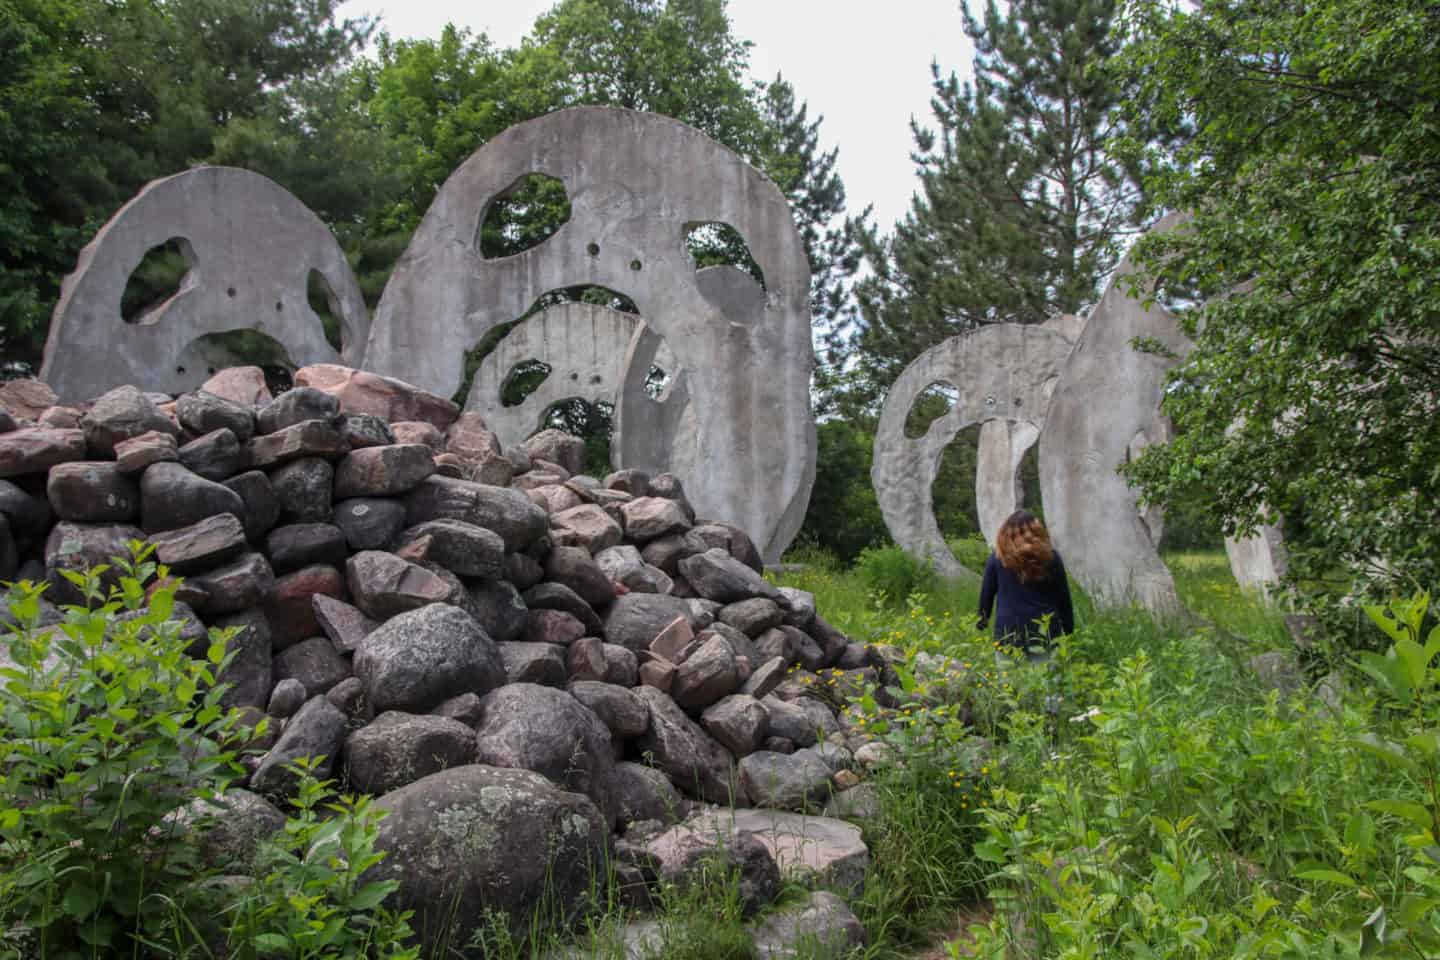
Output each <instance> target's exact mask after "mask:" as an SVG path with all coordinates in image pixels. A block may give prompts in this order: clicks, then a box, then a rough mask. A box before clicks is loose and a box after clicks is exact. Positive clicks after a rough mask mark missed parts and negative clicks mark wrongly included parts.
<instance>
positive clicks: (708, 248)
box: [685, 221, 767, 290]
mask: <svg viewBox="0 0 1440 960" xmlns="http://www.w3.org/2000/svg"><path fill="white" fill-rule="evenodd" d="M685 251H686V252H687V253H688V254H690V259H691V260H692V261H693V262H694V263H695V269H696V270H703V269H704V268H705V267H714V266H720V265H726V266H731V267H736V268H738V269H740V270H744V271H745V272H746V273H748V274H750V276H751V277H753V278H754V279H755V282H756V283H758V284H760V288H761V289H762V290H764V289H767V288H766V286H765V273H764V271H762V270H761V269H760V264H758V263H756V262H755V258H754V257H752V256H751V255H750V247H749V245H748V244H746V243H745V238H744V237H742V236H741V235H740V231H739V230H736V229H735V228H734V227H732V226H730V224H728V223H720V222H719V221H709V222H703V223H687V224H685Z"/></svg>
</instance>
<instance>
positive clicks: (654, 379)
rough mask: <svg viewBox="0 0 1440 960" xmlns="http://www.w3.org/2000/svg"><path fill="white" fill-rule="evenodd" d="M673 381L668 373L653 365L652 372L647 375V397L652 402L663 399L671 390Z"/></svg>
mask: <svg viewBox="0 0 1440 960" xmlns="http://www.w3.org/2000/svg"><path fill="white" fill-rule="evenodd" d="M671 379H672V378H671V376H670V374H669V372H668V371H666V370H664V369H663V368H661V367H659V366H656V365H654V364H651V366H650V372H649V373H647V374H646V375H645V396H647V397H649V398H650V399H651V400H660V399H662V398H663V397H664V395H665V391H666V390H668V389H669V388H670V381H671Z"/></svg>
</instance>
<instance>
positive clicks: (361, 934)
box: [228, 759, 420, 960]
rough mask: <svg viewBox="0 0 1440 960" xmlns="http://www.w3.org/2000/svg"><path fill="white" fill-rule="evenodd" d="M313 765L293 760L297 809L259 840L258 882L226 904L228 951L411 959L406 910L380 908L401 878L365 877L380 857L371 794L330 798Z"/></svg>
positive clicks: (303, 957) (414, 951)
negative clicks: (274, 832)
mask: <svg viewBox="0 0 1440 960" xmlns="http://www.w3.org/2000/svg"><path fill="white" fill-rule="evenodd" d="M317 763H318V760H315V759H310V760H308V761H307V760H301V761H298V762H297V763H295V764H292V765H291V769H293V770H294V772H295V773H296V782H297V784H298V794H297V796H296V798H295V800H294V801H293V806H294V809H295V812H294V813H293V814H291V816H290V818H289V821H288V822H287V823H286V824H285V830H284V831H283V832H282V833H280V834H279V835H277V836H276V837H274V838H272V839H271V840H269V841H268V842H266V843H264V844H262V845H261V849H260V851H259V856H258V857H257V858H256V880H255V881H254V882H253V883H251V884H249V885H247V886H246V887H244V888H242V892H241V894H240V897H239V899H238V900H237V902H235V903H234V904H233V905H232V906H231V908H230V914H229V915H230V918H231V919H230V923H229V936H228V939H229V941H230V943H231V945H232V949H234V951H235V953H234V955H235V956H236V957H237V958H252V957H265V958H269V957H276V958H280V957H284V958H293V960H309V958H320V957H326V958H332V957H334V958H338V957H344V958H352V957H353V958H363V957H372V956H373V957H384V958H386V960H416V958H418V957H419V956H420V952H419V948H416V947H406V946H404V943H405V941H406V939H407V938H409V937H410V935H411V933H412V931H411V929H410V925H409V922H408V920H409V914H408V913H404V914H395V913H392V912H390V911H389V910H386V909H385V908H384V906H383V901H384V900H385V898H386V897H387V896H389V895H390V894H391V893H392V892H393V891H394V890H395V889H396V888H397V887H398V886H399V882H398V881H395V880H386V881H370V882H365V881H364V880H363V877H364V874H365V872H366V871H367V870H369V869H370V868H371V867H373V866H375V865H376V864H378V863H379V862H380V861H381V859H383V857H384V855H383V854H381V853H377V852H376V850H375V838H376V836H377V834H378V832H379V828H378V826H377V825H378V823H379V821H380V819H381V816H382V815H383V814H382V812H381V811H379V810H376V809H375V808H374V807H373V806H372V801H371V799H370V798H369V797H363V796H362V797H342V798H340V799H338V800H330V799H329V797H330V793H329V786H330V784H329V782H328V781H320V780H317V779H315V777H314V774H313V769H314V766H315V764H317Z"/></svg>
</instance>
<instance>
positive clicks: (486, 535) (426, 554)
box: [397, 520, 505, 580]
mask: <svg viewBox="0 0 1440 960" xmlns="http://www.w3.org/2000/svg"><path fill="white" fill-rule="evenodd" d="M422 541H423V542H424V544H423V548H422V547H421V546H420V544H421V542H422ZM397 542H398V543H399V544H400V546H399V549H398V551H397V552H398V553H400V554H401V555H402V556H405V558H406V559H409V560H426V561H429V562H430V563H438V564H440V566H442V567H444V568H446V569H447V570H451V571H453V572H454V573H456V574H458V575H459V576H462V577H479V578H483V579H490V580H498V579H500V578H501V577H502V576H504V572H505V541H504V540H503V539H501V537H500V535H499V534H498V533H495V532H493V531H491V530H486V529H485V528H484V527H477V526H475V524H473V523H465V522H464V521H461V520H430V521H428V522H426V523H420V524H416V525H415V526H413V527H410V528H409V529H407V530H406V531H405V532H404V533H402V534H401V535H400V537H399V539H398V541H397Z"/></svg>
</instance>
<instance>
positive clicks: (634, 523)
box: [620, 497, 690, 543]
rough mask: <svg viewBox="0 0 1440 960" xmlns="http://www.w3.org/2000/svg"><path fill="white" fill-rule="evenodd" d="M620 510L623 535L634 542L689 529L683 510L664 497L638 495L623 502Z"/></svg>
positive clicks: (688, 520) (646, 541)
mask: <svg viewBox="0 0 1440 960" xmlns="http://www.w3.org/2000/svg"><path fill="white" fill-rule="evenodd" d="M620 512H621V513H622V514H623V515H624V517H625V537H626V539H628V540H631V541H634V542H635V543H648V542H650V541H651V540H655V539H658V538H660V537H663V536H666V535H668V534H672V533H684V532H685V531H686V530H689V529H690V518H689V517H688V516H686V515H685V510H684V509H683V508H682V507H681V506H680V504H679V503H677V502H676V501H674V500H668V499H666V498H665V497H640V498H639V499H638V500H631V501H630V502H629V503H627V504H624V505H623V506H622V507H621V508H620Z"/></svg>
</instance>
